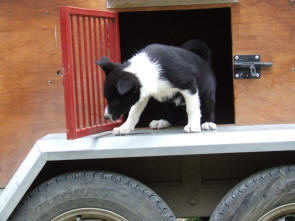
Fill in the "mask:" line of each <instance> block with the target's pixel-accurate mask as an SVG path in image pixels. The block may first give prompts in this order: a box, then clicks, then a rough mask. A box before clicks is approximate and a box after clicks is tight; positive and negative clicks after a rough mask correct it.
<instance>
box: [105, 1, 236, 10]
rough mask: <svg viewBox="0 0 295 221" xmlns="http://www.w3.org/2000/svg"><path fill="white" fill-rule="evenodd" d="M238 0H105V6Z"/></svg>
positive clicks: (218, 2)
mask: <svg viewBox="0 0 295 221" xmlns="http://www.w3.org/2000/svg"><path fill="white" fill-rule="evenodd" d="M238 1H239V0H185V1H184V0H161V1H159V0H150V1H147V0H107V8H130V7H158V6H174V5H202V4H220V3H223V4H224V3H236V2H238Z"/></svg>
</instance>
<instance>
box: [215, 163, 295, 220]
mask: <svg viewBox="0 0 295 221" xmlns="http://www.w3.org/2000/svg"><path fill="white" fill-rule="evenodd" d="M288 203H295V166H293V165H292V166H282V167H277V168H272V169H268V170H265V171H262V172H258V173H256V174H254V175H253V176H251V177H249V178H247V179H245V180H243V181H242V182H240V183H239V184H238V185H236V186H235V187H234V188H233V189H232V190H231V191H229V192H228V194H227V195H225V197H224V198H223V199H222V200H221V201H220V203H219V204H218V206H217V207H216V209H215V211H214V212H213V214H212V216H211V218H210V221H256V220H257V219H259V218H260V217H262V216H263V215H264V214H266V213H267V212H269V211H270V210H272V209H274V208H277V207H278V206H281V205H285V204H288Z"/></svg>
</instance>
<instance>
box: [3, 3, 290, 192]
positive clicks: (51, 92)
mask: <svg viewBox="0 0 295 221" xmlns="http://www.w3.org/2000/svg"><path fill="white" fill-rule="evenodd" d="M289 2H290V1H289V0H240V1H239V3H236V4H233V5H231V4H224V5H220V4H218V5H213V6H212V5H210V6H206V5H205V6H204V5H202V6H181V7H178V6H175V7H169V8H165V7H160V8H141V9H140V8H137V9H134V8H133V9H124V11H126V10H128V11H132V10H159V9H161V10H169V9H192V8H208V7H225V6H227V7H232V35H233V54H256V53H258V54H260V55H261V58H262V61H271V62H273V63H274V66H273V67H272V68H271V69H265V70H263V72H262V74H263V75H262V78H261V79H260V80H234V96H235V119H236V123H237V124H266V123H295V105H293V103H294V101H295V71H294V69H292V68H295V23H294V21H295V6H294V5H292V4H290V3H289ZM61 5H72V6H77V7H85V8H91V9H106V3H105V1H104V0H96V1H94V0H83V1H82V0H80V1H79V0H66V1H63V0H51V1H47V0H38V1H34V0H10V1H0V67H1V71H0V122H1V124H0V188H3V187H5V185H6V184H7V182H8V181H9V179H10V178H11V176H12V175H13V173H14V172H15V171H16V169H17V167H18V166H19V165H20V163H21V162H22V161H23V159H24V157H25V156H26V154H27V153H28V152H29V150H30V149H31V147H32V145H33V143H34V142H35V140H36V139H38V138H40V137H41V136H43V135H45V134H48V133H56V132H65V118H64V101H63V87H62V77H60V76H57V75H56V71H57V70H59V69H61V51H60V31H59V11H58V6H61ZM122 11H123V9H122Z"/></svg>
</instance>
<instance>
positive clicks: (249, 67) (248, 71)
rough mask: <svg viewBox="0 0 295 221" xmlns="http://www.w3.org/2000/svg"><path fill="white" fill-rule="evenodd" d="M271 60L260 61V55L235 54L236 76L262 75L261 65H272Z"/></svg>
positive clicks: (257, 76) (236, 77) (239, 77)
mask: <svg viewBox="0 0 295 221" xmlns="http://www.w3.org/2000/svg"><path fill="white" fill-rule="evenodd" d="M270 66H272V63H271V62H260V55H258V54H256V55H235V56H234V78H235V79H243V78H254V79H259V78H260V77H261V67H270Z"/></svg>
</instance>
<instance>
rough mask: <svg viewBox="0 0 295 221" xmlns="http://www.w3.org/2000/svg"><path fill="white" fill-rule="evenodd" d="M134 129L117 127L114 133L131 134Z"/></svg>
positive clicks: (118, 134) (116, 134) (117, 134)
mask: <svg viewBox="0 0 295 221" xmlns="http://www.w3.org/2000/svg"><path fill="white" fill-rule="evenodd" d="M132 131H133V129H132V128H127V127H123V126H121V127H115V128H114V129H113V135H115V136H120V135H125V134H130V133H131V132H132Z"/></svg>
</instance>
